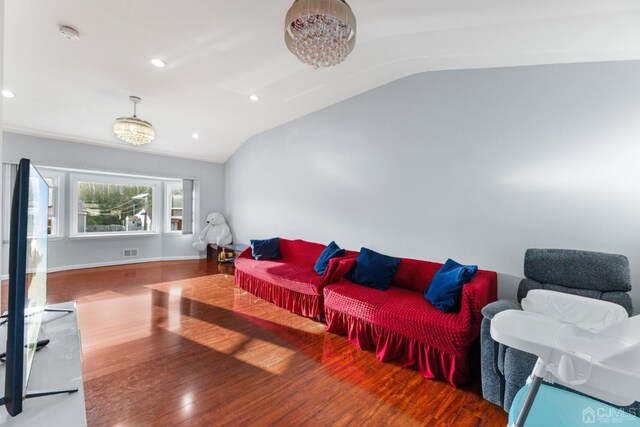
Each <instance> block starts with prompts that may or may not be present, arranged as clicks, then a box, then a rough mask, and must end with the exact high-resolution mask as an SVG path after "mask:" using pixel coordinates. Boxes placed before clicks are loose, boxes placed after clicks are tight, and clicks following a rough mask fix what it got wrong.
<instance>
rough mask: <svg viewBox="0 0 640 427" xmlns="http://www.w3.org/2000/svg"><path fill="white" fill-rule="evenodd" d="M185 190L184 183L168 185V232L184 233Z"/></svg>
mask: <svg viewBox="0 0 640 427" xmlns="http://www.w3.org/2000/svg"><path fill="white" fill-rule="evenodd" d="M182 194H183V190H182V183H171V184H168V185H167V198H168V200H167V203H168V206H167V212H168V214H169V215H168V216H169V218H168V226H169V227H168V230H167V231H182V221H183V210H182V208H183V203H184V202H183V197H182Z"/></svg>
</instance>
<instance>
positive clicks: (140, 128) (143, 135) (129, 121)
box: [113, 96, 156, 145]
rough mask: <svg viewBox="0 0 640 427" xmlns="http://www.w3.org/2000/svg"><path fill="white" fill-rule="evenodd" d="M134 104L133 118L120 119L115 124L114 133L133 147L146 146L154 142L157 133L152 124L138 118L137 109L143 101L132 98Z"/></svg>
mask: <svg viewBox="0 0 640 427" xmlns="http://www.w3.org/2000/svg"><path fill="white" fill-rule="evenodd" d="M129 99H130V100H131V102H133V117H120V118H119V119H116V121H115V123H114V124H113V133H115V134H116V136H117V137H118V139H121V140H122V141H125V142H128V143H129V144H133V145H144V144H148V143H150V142H151V141H153V140H154V139H155V137H156V132H155V131H154V130H153V126H151V123H149V122H145V121H144V120H140V119H139V118H138V116H136V107H137V105H138V103H140V101H142V99H140V98H139V97H137V96H130V97H129Z"/></svg>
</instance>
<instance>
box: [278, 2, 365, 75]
mask: <svg viewBox="0 0 640 427" xmlns="http://www.w3.org/2000/svg"><path fill="white" fill-rule="evenodd" d="M284 40H285V43H286V44H287V47H288V48H289V50H290V51H291V52H292V53H293V54H294V55H295V56H297V57H298V59H300V60H301V61H302V62H304V63H305V64H309V65H313V66H314V67H315V68H319V67H331V66H333V65H337V64H339V63H341V62H342V61H344V59H345V58H346V57H347V55H349V53H351V51H352V50H353V47H354V46H355V44H356V17H355V16H354V14H353V12H352V11H351V8H350V7H349V5H348V4H347V2H346V1H344V0H295V1H294V3H293V5H291V8H290V9H289V11H288V12H287V18H286V22H285V33H284Z"/></svg>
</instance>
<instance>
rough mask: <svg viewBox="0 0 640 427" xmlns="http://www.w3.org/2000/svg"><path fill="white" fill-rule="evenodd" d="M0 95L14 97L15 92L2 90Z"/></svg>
mask: <svg viewBox="0 0 640 427" xmlns="http://www.w3.org/2000/svg"><path fill="white" fill-rule="evenodd" d="M2 96H4V97H5V98H15V97H16V94H15V93H13V92H11V91H10V90H6V89H5V90H3V91H2Z"/></svg>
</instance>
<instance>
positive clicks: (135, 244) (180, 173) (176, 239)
mask: <svg viewBox="0 0 640 427" xmlns="http://www.w3.org/2000/svg"><path fill="white" fill-rule="evenodd" d="M22 157H25V158H29V159H31V161H32V162H33V163H34V164H35V165H36V166H38V165H40V166H54V167H63V168H74V169H85V170H97V171H108V172H119V173H130V174H137V175H147V176H154V177H163V178H179V179H182V178H191V179H195V180H197V181H198V183H199V187H200V188H199V194H200V197H199V208H200V209H199V212H198V214H199V222H203V221H205V219H204V218H206V215H207V213H209V212H222V211H223V203H224V196H223V191H224V168H223V165H221V164H215V163H209V162H201V161H196V160H186V159H176V158H172V157H165V156H159V155H155V154H146V153H142V152H133V151H129V150H118V149H114V148H106V147H101V146H95V145H88V144H79V143H74V142H67V141H58V140H53V139H45V138H38V137H32V136H26V135H18V134H13V133H5V134H4V146H3V149H2V159H3V161H5V162H6V161H11V162H15V161H18V160H20V158H22ZM68 186H69V182H68V180H67V191H65V194H66V197H67V199H68V196H69V194H70V192H69V191H68ZM68 206H69V201H68V200H67V202H66V203H65V208H66V212H67V217H68V212H69V209H68ZM65 222H66V221H65ZM195 225H196V228H197V229H196V233H197V231H199V229H200V227H201V226H202V225H201V224H199V223H198V224H195ZM63 228H64V229H65V230H66V235H67V236H68V223H67V224H63ZM193 240H194V236H191V235H181V234H167V235H163V234H159V235H152V236H141V237H133V236H123V237H102V238H80V239H69V238H68V237H66V238H63V239H62V240H53V241H51V242H50V243H49V268H50V269H55V270H57V269H62V268H66V267H70V266H71V267H73V266H82V265H96V264H112V263H120V262H124V261H125V260H130V261H135V260H136V259H125V258H123V256H122V251H123V249H125V248H137V249H139V256H138V258H137V260H147V259H176V258H186V257H197V256H199V255H200V253H199V252H197V251H195V250H194V249H193V248H192V247H191V244H192V243H193ZM5 271H6V270H5Z"/></svg>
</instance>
